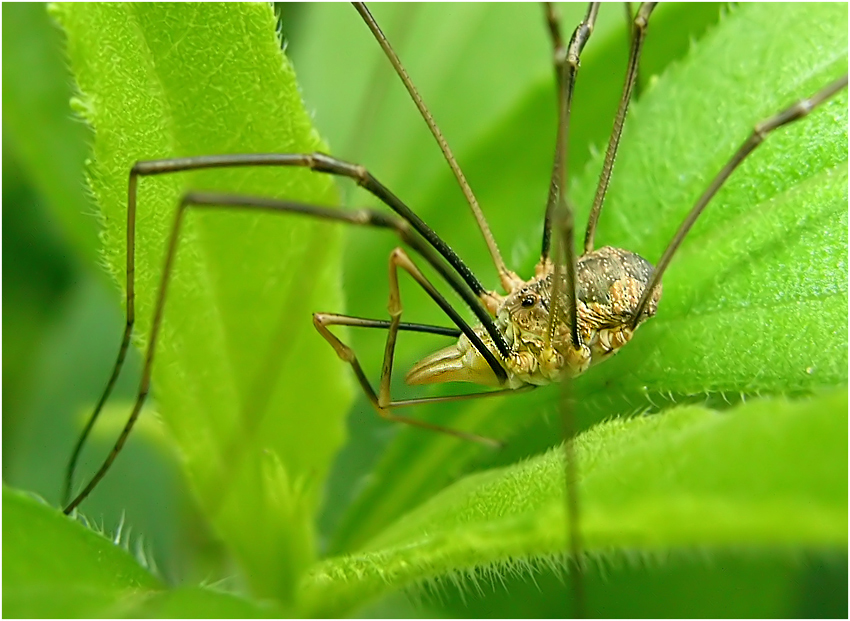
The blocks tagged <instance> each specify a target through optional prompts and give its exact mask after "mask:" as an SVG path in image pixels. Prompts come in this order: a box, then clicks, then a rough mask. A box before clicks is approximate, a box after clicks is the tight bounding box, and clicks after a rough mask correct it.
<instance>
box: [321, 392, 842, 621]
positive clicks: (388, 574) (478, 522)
mask: <svg viewBox="0 0 850 621" xmlns="http://www.w3.org/2000/svg"><path fill="white" fill-rule="evenodd" d="M847 403H848V402H847V391H846V390H843V391H838V392H833V393H832V394H830V395H824V396H821V397H818V398H815V399H811V400H808V401H802V402H797V403H794V402H789V401H786V400H781V399H764V400H759V401H755V402H752V403H748V404H745V405H741V406H739V407H737V408H734V409H732V410H729V411H727V412H717V411H715V410H709V409H706V408H701V407H696V406H685V407H681V408H675V409H672V410H669V411H667V412H666V413H665V414H664V415H663V416H645V417H638V418H632V419H630V420H624V419H617V420H613V421H610V422H607V423H604V424H601V425H598V426H596V427H594V428H593V429H592V430H591V431H589V432H587V433H585V434H584V435H582V436H581V437H580V438H579V439H578V441H577V442H576V447H575V448H576V460H577V463H578V464H579V467H580V473H579V477H580V480H579V485H578V493H579V497H580V498H581V505H580V507H581V508H580V511H581V529H582V531H581V537H582V546H583V549H584V550H585V552H586V553H587V554H588V555H590V556H592V557H602V558H601V560H602V562H605V561H606V560H608V557H612V556H614V555H616V551H621V550H640V551H642V552H644V553H646V552H656V553H658V552H662V551H664V550H668V549H683V550H688V549H690V550H696V549H697V548H698V547H699V548H730V549H734V548H738V547H739V548H756V549H759V548H764V549H770V548H779V549H792V548H798V547H809V548H826V549H829V548H838V549H840V548H842V547H843V548H846V546H847V471H846V470H845V469H843V468H841V467H837V465H839V464H843V463H845V461H846V459H847V441H846V437H847V417H846V411H847ZM563 459H564V452H563V449H562V448H560V447H557V448H555V449H552V450H551V451H549V452H548V453H546V454H545V455H541V456H539V457H535V458H533V459H531V460H528V461H525V462H522V463H519V464H515V465H513V466H509V467H507V468H503V469H493V470H489V471H487V472H482V473H478V474H475V475H470V476H468V477H466V478H464V479H463V480H461V481H459V482H458V483H456V484H454V485H452V486H450V487H448V488H447V489H445V490H443V491H442V492H441V493H439V494H437V495H436V496H434V497H433V498H431V499H430V500H428V501H427V502H425V503H423V504H422V505H421V506H419V507H418V508H417V509H415V510H414V511H412V512H410V513H408V514H407V515H405V516H404V517H403V518H402V519H400V520H398V521H397V522H396V523H395V524H393V525H392V526H390V527H389V528H388V529H386V530H384V531H383V532H382V533H381V535H379V536H378V537H377V538H375V539H374V540H372V541H371V542H370V543H369V545H368V546H367V547H366V548H365V549H364V550H363V551H362V552H360V553H357V554H354V555H351V556H348V557H344V558H339V559H331V560H328V561H326V562H325V563H324V564H323V565H322V566H320V567H319V568H318V569H317V570H316V571H315V572H313V574H312V575H311V582H310V583H309V584H308V588H309V589H311V590H312V594H313V596H314V599H313V601H314V605H316V606H318V608H317V612H316V614H318V615H330V616H334V615H336V614H340V613H341V612H344V611H345V610H347V609H348V607H350V606H352V605H355V604H357V603H359V602H361V601H363V600H364V599H365V598H367V597H369V596H375V595H377V594H379V593H381V592H383V591H386V590H389V589H395V588H400V587H403V586H406V585H408V584H410V583H412V582H414V581H422V580H425V579H428V578H432V577H435V576H440V575H446V574H448V575H458V574H461V573H462V572H464V571H466V570H467V569H468V568H472V567H476V566H481V565H490V566H491V571H494V572H496V573H501V572H506V571H507V569H508V568H509V567H510V568H511V572H512V573H513V572H517V571H519V572H530V571H531V570H532V568H533V567H534V561H535V560H536V559H537V560H545V559H547V558H550V559H552V560H551V561H549V562H555V563H557V562H560V561H559V558H560V557H561V555H562V554H563V551H564V550H565V549H566V541H565V539H566V530H567V529H566V528H565V523H566V519H565V507H566V502H565V499H564V462H563Z"/></svg>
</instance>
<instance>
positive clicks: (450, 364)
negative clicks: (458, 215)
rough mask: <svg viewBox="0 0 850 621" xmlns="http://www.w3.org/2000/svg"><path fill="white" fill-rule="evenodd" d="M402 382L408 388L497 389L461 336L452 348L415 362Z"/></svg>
mask: <svg viewBox="0 0 850 621" xmlns="http://www.w3.org/2000/svg"><path fill="white" fill-rule="evenodd" d="M404 381H405V382H407V383H408V384H409V385H411V386H418V385H422V384H444V383H446V382H472V383H473V384H479V385H481V386H500V384H499V379H498V378H497V377H496V374H495V373H493V369H491V368H490V365H489V364H487V361H486V360H485V359H484V357H483V356H482V355H481V354H480V353H478V350H477V349H475V347H473V346H472V344H471V343H470V342H469V339H467V338H466V337H465V336H461V337H460V339H458V342H457V343H456V344H455V345H452V346H450V347H446V348H444V349H441V350H439V351H436V352H434V353H433V354H431V355H429V356H426V357H425V358H423V359H422V360H420V361H419V362H417V363H416V364H415V365H413V368H412V369H410V371H408V373H407V375H406V376H405V377H404Z"/></svg>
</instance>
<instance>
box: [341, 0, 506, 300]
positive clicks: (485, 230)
mask: <svg viewBox="0 0 850 621" xmlns="http://www.w3.org/2000/svg"><path fill="white" fill-rule="evenodd" d="M352 4H353V5H354V8H355V9H357V12H358V13H359V14H360V17H362V18H363V21H364V22H366V25H367V26H368V27H369V30H371V31H372V34H373V35H374V37H375V39H376V40H377V41H378V44H379V45H380V46H381V49H382V50H384V54H386V56H387V58H388V59H389V61H390V63H391V64H392V66H393V68H394V69H395V71H396V73H397V74H398V77H399V78H400V79H401V81H402V83H403V84H404V87H405V88H406V89H407V92H408V93H409V94H410V98H411V99H413V103H414V104H416V108H417V109H418V110H419V113H420V114H421V115H422V118H423V119H425V123H426V124H427V125H428V129H429V130H431V135H432V136H434V139H435V140H436V141H437V144H438V145H439V146H440V151H442V152H443V157H444V158H445V159H446V162H448V164H449V167H450V168H451V169H452V172H453V173H454V176H455V179H457V182H458V185H460V189H461V191H462V192H463V195H464V197H466V201H467V202H468V203H469V207H470V209H471V210H472V214H473V216H475V221H476V222H477V223H478V228H479V229H480V231H481V234H482V235H483V236H484V241H485V242H486V244H487V249H488V250H489V251H490V257H491V258H492V259H493V264H494V265H495V266H496V271H497V272H498V273H499V280H500V281H501V283H502V286H503V287H504V288H505V290H506V291H508V292H511V291H513V290H514V288H515V287H516V286H517V285H520V284H522V279H520V278H519V276H517V275H516V274H515V273H514V272H512V271H511V270H509V269H508V268H507V266H506V265H505V262H504V260H503V259H502V255H501V254H500V253H499V248H498V246H497V245H496V240H495V238H494V237H493V233H492V232H491V231H490V226H489V225H488V224H487V219H486V218H485V217H484V212H482V211H481V207H480V206H479V205H478V200H477V199H476V198H475V195H474V194H473V193H472V188H471V187H470V186H469V183H468V182H467V180H466V177H464V175H463V171H462V170H461V169H460V166H458V163H457V160H455V157H454V155H453V154H452V151H451V149H450V148H449V144H448V143H447V142H446V139H445V138H444V137H443V133H442V132H441V131H440V128H439V127H437V123H436V122H435V121H434V117H433V116H432V115H431V112H429V111H428V108H427V107H426V106H425V102H424V101H423V100H422V97H421V96H420V95H419V91H417V90H416V87H415V86H414V85H413V82H412V81H411V79H410V76H409V75H408V74H407V70H406V69H405V68H404V66H403V65H402V64H401V60H400V59H399V57H398V55H397V54H396V53H395V50H393V48H392V46H391V45H390V42H389V41H388V40H387V37H386V35H384V33H383V31H382V30H381V28H380V26H378V22H376V21H375V18H374V17H372V14H371V13H370V12H369V9H368V8H366V5H365V4H364V3H362V2H353V3H352Z"/></svg>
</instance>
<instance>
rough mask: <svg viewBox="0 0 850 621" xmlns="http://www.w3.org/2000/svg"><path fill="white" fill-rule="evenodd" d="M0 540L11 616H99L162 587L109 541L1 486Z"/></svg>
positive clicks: (6, 604)
mask: <svg viewBox="0 0 850 621" xmlns="http://www.w3.org/2000/svg"><path fill="white" fill-rule="evenodd" d="M3 543H4V544H5V545H4V546H3V547H4V549H3V562H4V564H5V567H6V571H5V572H4V573H3V591H4V595H3V612H4V614H6V615H8V616H10V617H67V616H73V617H88V616H95V615H98V616H100V615H103V614H104V612H105V611H107V610H109V609H110V608H111V607H112V606H115V605H116V604H117V603H118V602H119V601H121V599H122V598H126V597H132V596H133V595H134V594H135V593H143V592H146V591H152V590H155V589H159V588H161V584H160V582H159V580H157V579H156V578H154V577H153V576H152V575H151V574H150V573H149V572H148V571H147V570H145V569H143V568H142V567H140V566H139V564H138V562H137V561H136V559H134V558H133V557H132V556H131V555H130V554H129V553H128V552H126V551H125V550H122V549H121V548H120V547H118V546H116V545H115V544H114V543H113V542H111V541H109V540H108V539H106V538H105V537H102V536H101V535H99V534H98V533H95V532H93V531H91V530H89V529H87V528H84V527H83V526H82V525H81V524H77V523H75V522H72V521H70V520H67V519H62V518H60V517H59V516H58V515H57V513H56V511H55V510H54V509H53V508H51V507H49V506H48V505H46V504H44V503H42V502H39V501H38V500H36V499H35V498H32V497H30V496H28V495H27V494H25V493H23V492H18V491H14V490H11V489H9V488H7V487H5V486H4V487H3ZM60 551H61V552H60Z"/></svg>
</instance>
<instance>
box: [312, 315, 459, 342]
mask: <svg viewBox="0 0 850 621" xmlns="http://www.w3.org/2000/svg"><path fill="white" fill-rule="evenodd" d="M321 315H322V316H323V317H324V318H325V325H334V326H351V327H353V328H377V329H379V330H389V329H390V322H389V321H387V320H386V319H368V318H366V317H354V316H353V315H340V314H338V313H321ZM398 329H399V330H400V331H402V332H424V333H425V334H439V335H440V336H451V337H454V338H457V337H459V336H460V335H461V334H462V332H461V331H460V330H458V329H457V328H446V327H443V326H432V325H430V324H427V323H404V322H402V323H399V324H398Z"/></svg>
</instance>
